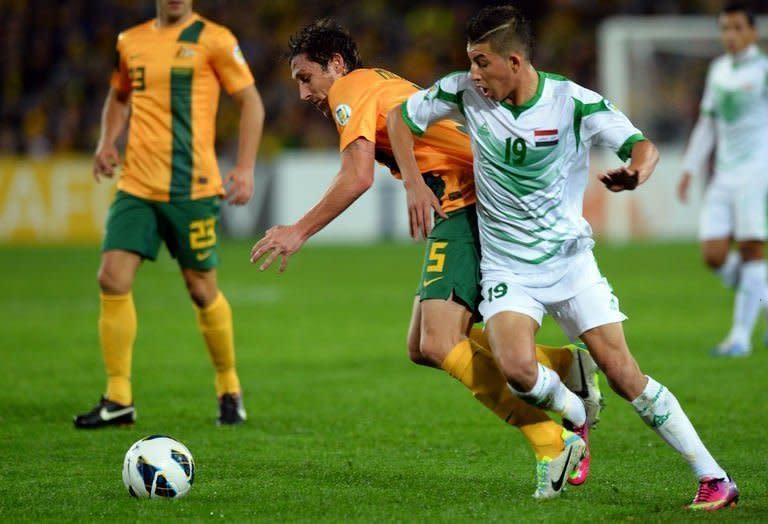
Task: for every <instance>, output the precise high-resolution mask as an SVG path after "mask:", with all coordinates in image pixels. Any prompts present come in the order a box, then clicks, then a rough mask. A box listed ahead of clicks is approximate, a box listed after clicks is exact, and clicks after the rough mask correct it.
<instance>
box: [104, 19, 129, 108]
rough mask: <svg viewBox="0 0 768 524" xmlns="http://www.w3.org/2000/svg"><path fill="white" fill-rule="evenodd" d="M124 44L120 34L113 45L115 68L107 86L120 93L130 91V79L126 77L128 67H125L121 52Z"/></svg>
mask: <svg viewBox="0 0 768 524" xmlns="http://www.w3.org/2000/svg"><path fill="white" fill-rule="evenodd" d="M124 43H125V39H124V36H123V33H120V35H118V37H117V44H116V45H115V67H114V69H113V70H112V76H111V78H110V80H109V85H111V86H112V87H113V88H114V89H116V90H117V91H120V92H121V93H127V92H128V91H130V90H131V78H130V76H128V66H126V65H125V58H124V53H123V51H122V47H123V45H122V44H124Z"/></svg>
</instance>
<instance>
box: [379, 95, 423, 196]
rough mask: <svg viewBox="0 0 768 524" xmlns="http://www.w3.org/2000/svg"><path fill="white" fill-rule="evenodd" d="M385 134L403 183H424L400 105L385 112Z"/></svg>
mask: <svg viewBox="0 0 768 524" xmlns="http://www.w3.org/2000/svg"><path fill="white" fill-rule="evenodd" d="M387 134H388V135H389V142H390V144H391V146H392V153H393V154H394V155H395V160H396V161H397V166H398V168H399V169H400V175H401V176H402V179H403V185H404V186H405V187H406V188H408V187H409V186H411V185H413V184H414V183H424V179H423V178H422V177H421V171H420V170H419V166H418V165H417V163H416V156H415V155H414V153H413V134H412V133H411V130H410V129H409V128H408V125H407V124H406V123H405V121H404V120H403V116H402V114H401V113H400V106H397V107H395V108H394V109H392V110H391V111H390V112H389V113H388V114H387Z"/></svg>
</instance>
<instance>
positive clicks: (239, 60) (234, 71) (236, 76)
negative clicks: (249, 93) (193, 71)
mask: <svg viewBox="0 0 768 524" xmlns="http://www.w3.org/2000/svg"><path fill="white" fill-rule="evenodd" d="M211 65H212V66H213V69H214V71H216V75H217V76H218V77H219V80H220V81H221V84H222V85H223V86H224V89H225V90H226V91H227V93H229V94H232V93H235V92H237V91H240V90H241V89H243V88H245V87H248V86H249V85H251V84H253V75H252V74H251V70H250V69H249V68H248V63H247V62H246V61H245V57H244V56H243V53H242V51H241V50H240V46H239V45H238V43H237V39H236V38H235V36H234V35H233V34H232V33H231V32H229V30H228V29H224V28H222V30H221V31H217V32H216V34H215V36H214V38H213V42H212V44H211Z"/></svg>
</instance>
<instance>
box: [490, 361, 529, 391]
mask: <svg viewBox="0 0 768 524" xmlns="http://www.w3.org/2000/svg"><path fill="white" fill-rule="evenodd" d="M498 365H499V370H500V371H501V373H502V374H503V375H504V377H505V378H506V379H507V382H509V383H510V384H511V385H512V387H513V388H515V389H516V390H518V391H530V390H531V389H533V386H534V385H535V384H536V377H537V376H538V366H537V365H536V362H535V361H534V360H528V359H526V360H521V359H513V358H509V357H507V358H505V357H502V358H500V359H499V361H498Z"/></svg>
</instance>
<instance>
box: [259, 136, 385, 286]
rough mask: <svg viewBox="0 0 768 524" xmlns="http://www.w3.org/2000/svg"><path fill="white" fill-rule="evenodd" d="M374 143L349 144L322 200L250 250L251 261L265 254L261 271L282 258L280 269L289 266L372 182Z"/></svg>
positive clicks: (273, 231)
mask: <svg viewBox="0 0 768 524" xmlns="http://www.w3.org/2000/svg"><path fill="white" fill-rule="evenodd" d="M373 165H374V144H373V142H371V141H370V140H367V139H365V138H362V137H360V138H358V139H356V140H355V141H354V142H352V143H350V144H349V145H348V146H347V147H346V148H345V149H344V151H343V152H342V153H341V170H339V173H338V174H337V175H336V177H335V178H334V179H333V182H331V185H330V186H329V187H328V189H327V190H326V192H325V194H324V195H323V197H322V198H321V199H320V201H319V202H318V203H317V204H315V205H314V206H313V207H312V209H310V210H309V211H307V213H306V214H305V215H304V216H303V217H301V218H300V219H299V220H298V221H297V222H296V223H295V224H292V225H290V226H275V227H273V228H271V229H269V230H268V231H267V232H266V234H265V235H264V238H262V239H261V240H259V241H258V242H256V244H255V245H254V246H253V248H252V249H251V263H253V264H256V263H258V261H259V260H260V259H261V258H262V257H264V256H266V258H265V259H264V262H262V264H261V265H260V266H259V270H261V271H264V270H265V269H267V268H268V267H269V266H271V265H272V264H273V263H274V262H275V260H277V258H278V257H282V261H281V263H280V272H281V273H282V272H283V271H285V268H286V267H287V266H288V258H289V257H290V256H291V255H292V254H294V253H295V252H296V251H298V250H299V248H301V246H302V245H304V242H306V240H307V239H308V238H309V237H311V236H312V235H314V234H315V233H317V232H318V231H320V230H321V229H323V228H324V227H325V226H327V225H328V224H329V223H330V222H331V221H332V220H333V219H334V218H336V217H337V216H339V215H340V214H342V213H343V212H344V210H345V209H347V208H348V207H349V206H350V205H351V204H352V203H353V202H354V201H355V200H357V199H358V198H360V196H361V195H362V194H363V193H365V192H366V191H368V189H369V188H370V187H371V184H373V173H374V171H373Z"/></svg>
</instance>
